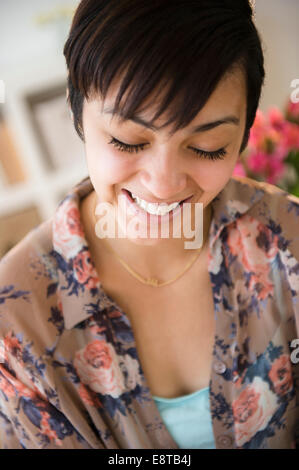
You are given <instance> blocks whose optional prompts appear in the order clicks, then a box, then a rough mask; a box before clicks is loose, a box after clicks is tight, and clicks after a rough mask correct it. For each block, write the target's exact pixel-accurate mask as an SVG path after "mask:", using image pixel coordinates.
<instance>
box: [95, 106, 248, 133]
mask: <svg viewBox="0 0 299 470" xmlns="http://www.w3.org/2000/svg"><path fill="white" fill-rule="evenodd" d="M103 113H104V114H113V108H105V109H104V111H103ZM118 115H119V116H121V114H118ZM128 121H132V122H135V123H136V124H139V125H141V126H143V127H145V128H146V129H150V130H152V131H153V132H157V131H159V130H160V129H161V128H159V127H156V126H154V125H150V124H149V123H148V122H147V121H145V120H144V119H142V118H141V117H140V116H139V115H138V114H136V115H135V116H133V117H132V118H131V119H128ZM222 124H234V125H236V126H238V125H239V124H240V119H239V118H237V116H234V115H229V116H224V117H222V118H220V119H217V120H216V121H211V122H206V123H204V124H200V125H199V126H195V127H193V129H191V133H192V134H193V133H200V132H206V131H209V130H211V129H214V128H215V127H218V126H221V125H222Z"/></svg>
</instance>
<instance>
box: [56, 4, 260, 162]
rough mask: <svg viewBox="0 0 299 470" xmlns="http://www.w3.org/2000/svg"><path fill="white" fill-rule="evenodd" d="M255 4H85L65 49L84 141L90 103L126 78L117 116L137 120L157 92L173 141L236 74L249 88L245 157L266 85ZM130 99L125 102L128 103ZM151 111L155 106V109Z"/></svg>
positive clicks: (72, 101) (71, 92)
mask: <svg viewBox="0 0 299 470" xmlns="http://www.w3.org/2000/svg"><path fill="white" fill-rule="evenodd" d="M252 13H253V12H252V8H251V6H250V3H249V1H248V0H151V1H150V2H149V1H148V0H82V1H81V2H80V4H79V6H78V8H77V10H76V13H75V15H74V18H73V22H72V26H71V29H70V33H69V37H68V39H67V41H66V43H65V46H64V50H63V53H64V56H65V59H66V63H67V68H68V83H67V86H68V91H69V97H68V101H69V104H70V106H71V109H72V112H73V115H74V125H75V129H76V131H77V133H78V135H79V136H80V138H81V139H82V140H84V134H83V128H82V109H83V100H84V98H86V99H89V98H90V95H91V94H93V93H95V94H99V96H101V97H102V98H103V99H105V98H106V96H107V93H108V91H109V88H110V86H111V84H112V82H113V81H114V80H115V79H118V78H121V82H120V87H119V92H118V95H117V98H116V100H115V107H114V113H118V114H120V115H121V118H122V119H123V120H126V119H131V118H132V117H133V116H134V114H136V112H137V110H139V109H140V108H141V106H142V103H143V102H144V101H145V99H146V98H147V97H148V96H150V95H151V94H152V93H153V92H154V91H157V93H156V95H155V98H154V102H155V103H156V102H157V101H155V99H156V97H157V96H160V93H161V92H163V96H164V99H162V100H161V101H159V104H160V106H159V108H158V110H157V112H156V113H155V115H154V116H153V118H152V120H151V124H153V123H154V122H155V120H156V119H157V118H158V117H159V116H160V115H162V114H163V113H164V112H166V111H167V114H168V116H169V120H168V121H167V122H166V123H165V124H164V125H163V126H162V127H163V128H164V127H166V126H168V125H170V124H172V123H174V124H175V125H174V127H173V131H172V132H173V133H174V132H176V131H177V130H178V129H181V128H183V127H185V126H187V125H188V124H189V123H190V122H191V121H192V120H193V119H194V118H195V116H196V115H197V114H198V113H199V111H200V110H201V109H202V107H203V106H204V105H205V103H206V102H207V100H208V99H209V97H210V96H211V94H212V92H213V91H214V90H215V88H216V87H217V85H218V83H219V81H220V80H221V79H222V78H223V77H224V76H225V75H226V74H229V73H231V72H232V71H233V70H234V69H235V67H241V68H242V70H244V73H245V78H246V84H247V117H246V128H245V133H244V138H243V142H242V145H241V148H240V153H241V152H242V151H243V150H244V149H245V147H246V145H247V143H248V138H249V133H250V128H251V126H252V124H253V122H254V118H255V115H256V110H257V107H258V103H259V99H260V94H261V88H262V85H263V83H264V77H265V71H264V56H263V50H262V45H261V38H260V36H259V33H258V31H257V29H256V27H255V25H254V22H253V21H252ZM125 93H127V95H126V97H125V99H124V101H123V102H122V99H123V97H124V96H125ZM149 106H150V105H149Z"/></svg>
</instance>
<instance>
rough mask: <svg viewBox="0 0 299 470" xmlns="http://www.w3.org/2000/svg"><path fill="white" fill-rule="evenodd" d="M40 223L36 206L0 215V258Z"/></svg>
mask: <svg viewBox="0 0 299 470" xmlns="http://www.w3.org/2000/svg"><path fill="white" fill-rule="evenodd" d="M40 223H42V220H41V217H40V214H39V211H38V209H37V207H35V206H30V207H28V208H26V209H24V208H23V209H22V210H20V211H16V212H13V213H11V214H6V215H1V216H0V259H1V258H2V257H3V256H4V255H5V254H6V253H8V251H9V250H11V249H12V248H13V247H14V246H15V245H16V244H17V243H18V242H19V241H21V240H22V239H23V238H24V237H25V236H26V235H27V234H28V233H29V232H30V231H31V230H32V229H34V228H35V227H37V226H38V225H39V224H40Z"/></svg>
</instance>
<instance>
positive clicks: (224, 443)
mask: <svg viewBox="0 0 299 470" xmlns="http://www.w3.org/2000/svg"><path fill="white" fill-rule="evenodd" d="M232 443H233V439H232V437H231V436H229V435H228V434H220V436H218V437H217V438H216V444H217V446H218V447H220V448H221V449H226V448H227V447H230V446H231V445H232Z"/></svg>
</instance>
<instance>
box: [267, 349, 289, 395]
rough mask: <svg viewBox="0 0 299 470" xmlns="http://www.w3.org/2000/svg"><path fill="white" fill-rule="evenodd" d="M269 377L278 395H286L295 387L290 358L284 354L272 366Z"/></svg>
mask: <svg viewBox="0 0 299 470" xmlns="http://www.w3.org/2000/svg"><path fill="white" fill-rule="evenodd" d="M269 377H270V379H271V380H272V382H273V385H274V389H275V392H276V393H277V395H285V394H286V393H288V392H289V390H291V388H292V385H293V378H292V369H291V363H290V359H289V356H288V355H287V354H283V355H282V356H280V357H278V358H277V359H276V360H275V361H274V362H273V364H272V367H271V370H270V372H269Z"/></svg>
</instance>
